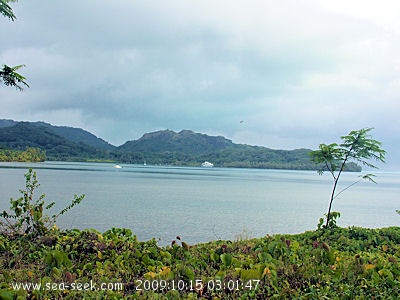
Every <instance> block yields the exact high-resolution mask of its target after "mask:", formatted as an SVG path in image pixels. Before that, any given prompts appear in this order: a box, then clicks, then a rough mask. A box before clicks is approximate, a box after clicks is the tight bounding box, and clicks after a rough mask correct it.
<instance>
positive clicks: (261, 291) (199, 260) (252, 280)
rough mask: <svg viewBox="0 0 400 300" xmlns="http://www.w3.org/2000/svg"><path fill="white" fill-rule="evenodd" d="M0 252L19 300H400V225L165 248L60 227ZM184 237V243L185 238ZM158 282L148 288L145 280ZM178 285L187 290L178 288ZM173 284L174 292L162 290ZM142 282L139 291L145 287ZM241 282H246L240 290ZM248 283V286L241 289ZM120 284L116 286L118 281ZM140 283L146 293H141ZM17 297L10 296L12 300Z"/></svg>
mask: <svg viewBox="0 0 400 300" xmlns="http://www.w3.org/2000/svg"><path fill="white" fill-rule="evenodd" d="M0 237H2V239H0V241H2V242H4V243H6V244H7V247H6V248H0V249H2V250H0V262H1V263H2V265H1V268H2V272H1V273H0V282H3V283H2V284H1V285H0V297H3V298H6V296H7V297H11V299H15V298H14V297H17V294H18V296H20V297H21V299H32V298H36V299H44V298H48V299H82V298H85V299H86V298H87V299H104V298H106V299H294V298H295V299H373V298H375V299H398V298H399V297H400V290H399V288H398V287H399V284H400V264H399V262H400V260H399V259H400V228H399V227H390V228H384V229H363V228H358V227H350V228H347V229H345V228H340V227H334V228H332V230H331V231H329V232H328V231H310V232H305V233H302V234H296V235H274V236H266V237H263V238H258V239H251V240H243V241H235V242H231V241H212V242H209V243H206V244H198V245H191V246H187V247H185V246H184V245H183V242H180V243H179V244H178V243H177V242H175V243H173V245H171V246H166V247H159V246H158V245H157V243H156V241H155V240H154V239H153V240H150V241H143V242H142V241H138V240H137V238H136V236H134V235H132V231H131V230H130V229H123V228H122V229H120V228H112V229H110V230H108V231H106V232H105V233H103V234H101V233H99V232H97V231H95V230H83V231H79V230H76V229H74V230H67V231H54V232H51V233H49V234H48V235H46V237H45V238H44V237H43V238H42V239H40V240H34V241H33V240H29V239H25V238H23V239H12V238H8V237H5V236H2V235H0ZM178 240H180V238H179V239H178ZM90 281H93V282H94V283H96V284H97V287H99V284H100V283H102V282H105V283H118V284H119V285H118V286H119V287H120V288H119V289H116V288H114V289H112V290H108V291H101V290H99V289H95V290H87V291H77V290H72V289H65V290H64V291H63V290H57V289H53V290H44V289H42V290H38V291H33V290H19V291H17V290H13V289H12V287H11V284H12V283H14V282H35V283H42V284H46V283H52V284H53V283H55V284H63V283H64V284H71V283H75V284H76V283H85V282H90ZM144 281H147V282H148V283H151V282H153V281H157V282H154V283H156V284H158V287H159V288H158V289H157V288H155V286H157V285H153V287H151V285H147V288H145V287H144V285H143V282H144ZM179 281H180V282H181V283H182V284H184V285H185V286H184V287H183V288H180V289H178V288H177V284H178V282H179ZM162 282H164V283H165V282H169V283H171V282H174V283H175V289H174V290H173V289H172V288H171V286H170V287H169V288H165V289H161V288H160V284H162ZM140 283H142V284H141V285H140V286H139V284H140ZM236 283H241V285H240V286H236ZM242 284H243V285H242ZM114 287H117V285H114ZM138 287H140V289H141V290H139V289H138ZM10 295H11V296H10Z"/></svg>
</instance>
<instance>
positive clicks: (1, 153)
mask: <svg viewBox="0 0 400 300" xmlns="http://www.w3.org/2000/svg"><path fill="white" fill-rule="evenodd" d="M45 160H46V151H43V150H41V149H40V148H33V147H27V148H26V150H24V151H22V150H10V149H1V148H0V161H18V162H41V161H45Z"/></svg>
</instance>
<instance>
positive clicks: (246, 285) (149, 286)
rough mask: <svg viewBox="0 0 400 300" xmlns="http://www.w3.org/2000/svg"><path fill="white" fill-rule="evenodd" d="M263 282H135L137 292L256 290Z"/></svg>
mask: <svg viewBox="0 0 400 300" xmlns="http://www.w3.org/2000/svg"><path fill="white" fill-rule="evenodd" d="M260 281H261V280H258V279H250V280H247V281H241V280H238V279H237V280H233V279H231V280H228V281H224V280H220V279H213V280H207V281H204V282H203V280H202V279H195V280H183V279H180V280H163V279H144V280H141V279H137V280H135V290H136V291H143V290H144V291H166V290H177V291H199V290H203V289H204V288H207V290H209V291H222V290H229V291H238V290H244V289H247V290H256V289H257V288H258V286H259V284H260Z"/></svg>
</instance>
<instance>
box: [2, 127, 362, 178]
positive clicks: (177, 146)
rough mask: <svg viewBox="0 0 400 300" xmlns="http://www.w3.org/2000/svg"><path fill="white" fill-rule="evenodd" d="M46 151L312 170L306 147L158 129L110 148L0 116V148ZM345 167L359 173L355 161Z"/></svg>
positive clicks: (51, 155) (79, 132) (84, 134)
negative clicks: (248, 142)
mask: <svg viewBox="0 0 400 300" xmlns="http://www.w3.org/2000/svg"><path fill="white" fill-rule="evenodd" d="M26 147H34V148H40V149H41V150H45V151H46V158H47V160H68V161H74V160H76V161H88V160H91V161H92V160H99V161H105V160H107V161H115V162H120V163H131V164H142V163H143V162H144V161H146V163H147V164H153V165H158V164H160V165H176V166H200V165H201V163H202V162H204V161H209V162H211V163H213V164H214V165H215V166H217V167H237V168H268V169H294V170H315V169H317V166H316V165H315V164H314V163H313V162H311V161H310V157H309V152H310V151H311V150H310V149H295V150H275V149H270V148H266V147H260V146H250V145H242V144H235V143H233V142H232V141H231V140H229V139H226V138H225V137H222V136H209V135H206V134H201V133H196V132H193V131H191V130H182V131H180V132H174V131H172V130H160V131H156V132H151V133H146V134H144V135H143V136H142V137H141V138H140V139H138V140H134V141H128V142H126V143H125V144H123V145H121V146H119V147H115V146H113V145H111V144H109V143H107V142H106V141H104V140H102V139H100V138H98V137H96V136H95V135H93V134H92V133H90V132H88V131H85V130H83V129H80V128H72V127H66V126H53V125H51V124H48V123H45V122H16V121H13V120H0V148H3V149H11V150H19V151H21V150H25V149H26ZM347 171H361V168H360V167H359V166H357V165H356V164H354V163H350V164H348V166H347Z"/></svg>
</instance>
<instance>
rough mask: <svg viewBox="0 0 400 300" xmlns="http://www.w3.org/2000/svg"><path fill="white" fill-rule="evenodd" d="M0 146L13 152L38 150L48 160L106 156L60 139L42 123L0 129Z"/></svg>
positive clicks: (24, 123) (87, 146) (85, 145)
mask: <svg viewBox="0 0 400 300" xmlns="http://www.w3.org/2000/svg"><path fill="white" fill-rule="evenodd" d="M0 145H1V146H2V147H3V148H9V149H13V150H25V149H26V147H34V148H40V149H42V150H45V151H46V157H47V159H48V160H86V159H90V158H91V159H95V158H99V157H102V158H104V157H105V155H106V154H105V152H104V151H103V150H102V149H99V148H95V147H92V146H90V145H88V144H85V143H84V142H74V141H72V140H70V139H67V138H65V137H62V136H60V135H59V134H57V133H56V132H55V131H54V130H53V129H52V128H51V127H49V126H48V125H43V124H42V123H30V122H17V123H16V124H14V125H12V126H8V127H1V128H0Z"/></svg>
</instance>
